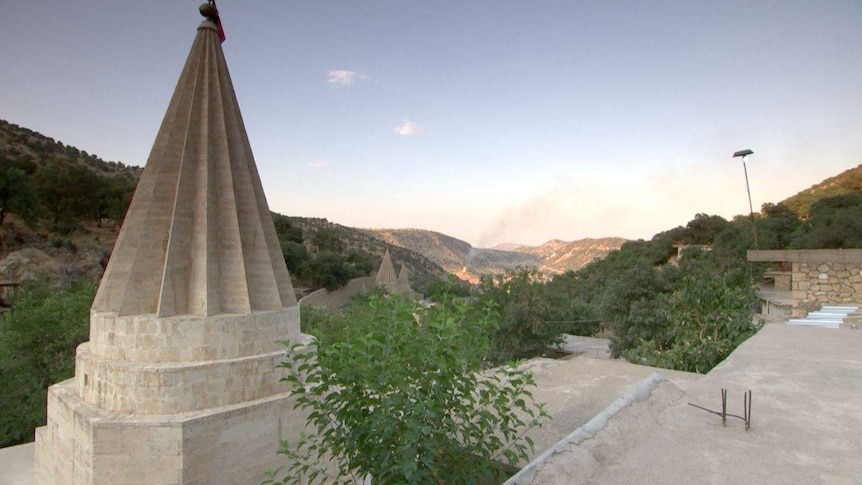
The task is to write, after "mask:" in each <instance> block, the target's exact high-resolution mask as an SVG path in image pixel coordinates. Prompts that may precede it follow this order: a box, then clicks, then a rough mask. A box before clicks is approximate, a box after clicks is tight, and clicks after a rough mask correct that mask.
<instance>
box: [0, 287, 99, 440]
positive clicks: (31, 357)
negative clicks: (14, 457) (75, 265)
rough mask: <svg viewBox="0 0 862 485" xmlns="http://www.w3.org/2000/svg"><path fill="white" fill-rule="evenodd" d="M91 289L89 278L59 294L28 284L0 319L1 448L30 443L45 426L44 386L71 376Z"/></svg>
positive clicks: (84, 330)
mask: <svg viewBox="0 0 862 485" xmlns="http://www.w3.org/2000/svg"><path fill="white" fill-rule="evenodd" d="M95 289H96V288H95V285H94V284H92V283H89V282H81V283H76V284H73V285H72V286H71V287H70V288H68V289H66V290H63V291H59V292H58V291H56V290H54V289H52V288H50V287H49V286H47V285H45V284H41V283H30V284H28V285H27V286H25V287H24V288H22V289H21V290H19V292H18V295H17V296H16V298H15V300H14V301H13V307H12V309H11V310H10V311H8V312H6V313H5V314H4V315H3V316H2V318H0V409H2V410H3V411H2V412H0V447H4V446H11V445H15V444H19V443H25V442H28V441H32V440H33V430H34V429H35V428H36V427H38V426H42V425H44V424H45V402H46V399H47V397H46V396H47V394H46V391H47V388H48V386H50V385H51V384H54V383H57V382H60V381H63V380H66V379H69V378H70V377H72V376H73V375H74V371H75V348H76V347H77V346H78V344H80V343H82V342H85V341H86V340H87V338H88V335H89V315H90V304H91V303H92V301H93V296H94V295H95Z"/></svg>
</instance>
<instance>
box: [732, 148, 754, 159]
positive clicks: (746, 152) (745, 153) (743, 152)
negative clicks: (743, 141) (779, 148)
mask: <svg viewBox="0 0 862 485" xmlns="http://www.w3.org/2000/svg"><path fill="white" fill-rule="evenodd" d="M752 153H754V152H753V151H751V150H740V151H738V152H736V153H734V154H733V158H736V157H747V156H748V155H751V154H752Z"/></svg>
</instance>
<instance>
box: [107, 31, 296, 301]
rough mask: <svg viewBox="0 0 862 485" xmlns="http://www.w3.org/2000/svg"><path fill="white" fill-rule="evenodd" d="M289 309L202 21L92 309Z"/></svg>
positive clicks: (215, 50)
mask: <svg viewBox="0 0 862 485" xmlns="http://www.w3.org/2000/svg"><path fill="white" fill-rule="evenodd" d="M295 304H296V297H295V296H294V293H293V287H292V285H291V282H290V277H289V275H288V272H287V267H286V265H285V263H284V258H283V256H282V253H281V249H280V245H279V243H278V239H277V237H276V234H275V227H274V226H273V222H272V217H271V215H270V212H269V208H268V206H267V203H266V198H265V196H264V193H263V188H262V186H261V182H260V177H259V175H258V172H257V167H256V166H255V162H254V156H253V155H252V151H251V146H250V145H249V141H248V136H247V135H246V132H245V127H244V125H243V121H242V116H241V114H240V110H239V104H238V103H237V100H236V95H235V94H234V90H233V85H232V83H231V79H230V74H229V72H228V68H227V64H226V63H225V59H224V54H223V52H222V48H221V43H220V41H219V36H218V31H217V28H216V25H215V24H214V23H213V22H212V21H210V20H206V21H204V22H203V24H201V26H200V27H199V28H198V33H197V37H196V38H195V41H194V44H193V45H192V49H191V52H190V53H189V56H188V59H187V61H186V64H185V67H184V68H183V71H182V74H181V76H180V79H179V82H178V83H177V86H176V90H175V91H174V94H173V98H172V99H171V102H170V105H169V107H168V109H167V112H166V114H165V118H164V120H163V121H162V125H161V128H160V129H159V132H158V135H157V137H156V140H155V143H154V145H153V149H152V151H151V152H150V157H149V159H148V160H147V165H146V168H145V169H144V172H143V175H142V176H141V181H140V183H139V184H138V188H137V191H136V192H135V195H134V198H133V199H132V203H131V206H130V207H129V210H128V213H127V214H126V218H125V222H124V223H123V227H122V229H121V231H120V234H119V238H118V239H117V243H116V245H115V246H114V251H113V254H112V255H111V259H110V261H109V263H108V266H107V268H106V270H105V274H104V276H103V278H102V282H101V285H100V286H99V290H98V293H97V294H96V298H95V301H94V302H93V307H92V309H93V311H95V312H114V313H116V314H117V315H119V316H125V315H143V314H155V315H157V316H159V317H169V316H179V315H197V316H209V315H217V314H242V313H251V312H256V311H271V310H280V309H282V308H284V307H286V306H292V305H295Z"/></svg>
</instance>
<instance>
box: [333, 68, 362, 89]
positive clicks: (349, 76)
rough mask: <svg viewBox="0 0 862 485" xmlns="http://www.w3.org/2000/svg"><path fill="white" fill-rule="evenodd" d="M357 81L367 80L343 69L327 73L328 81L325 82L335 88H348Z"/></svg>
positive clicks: (360, 75) (354, 72)
mask: <svg viewBox="0 0 862 485" xmlns="http://www.w3.org/2000/svg"><path fill="white" fill-rule="evenodd" d="M357 79H368V76H366V75H365V74H358V73H357V72H356V71H346V70H344V69H332V70H330V71H329V79H327V82H328V83H330V84H335V85H337V86H350V85H352V84H353V83H354V82H356V80H357Z"/></svg>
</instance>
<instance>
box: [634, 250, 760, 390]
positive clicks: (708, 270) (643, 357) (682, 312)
mask: <svg viewBox="0 0 862 485" xmlns="http://www.w3.org/2000/svg"><path fill="white" fill-rule="evenodd" d="M685 260H686V258H683V261H685ZM686 265H687V267H686V268H684V276H683V277H682V278H681V279H680V280H679V281H678V282H677V284H676V285H675V286H674V288H673V290H672V291H668V292H665V293H661V294H659V295H657V296H656V303H657V305H656V313H657V314H659V315H660V318H661V319H662V320H663V321H664V324H665V329H664V332H663V333H662V334H660V335H656V336H653V337H652V338H649V337H642V338H640V339H639V342H637V343H636V345H630V346H629V347H627V348H625V349H622V355H623V356H624V357H625V358H626V359H627V360H629V361H630V362H633V363H637V364H644V365H650V366H655V367H663V368H668V369H676V370H682V371H688V372H699V373H706V372H709V370H710V369H712V368H713V367H715V366H716V365H718V363H720V362H721V361H722V360H724V359H725V357H727V356H728V355H730V353H731V352H732V351H733V350H734V349H735V348H736V347H737V346H738V345H739V344H741V343H742V342H744V341H745V340H746V339H748V338H749V337H750V336H752V335H754V334H755V333H756V332H757V330H758V329H759V328H760V324H759V323H755V322H754V319H753V315H752V309H753V307H754V303H755V297H754V287H753V284H752V281H751V278H750V277H749V276H748V273H747V272H746V270H745V269H744V268H743V267H738V268H736V269H732V270H728V271H719V270H718V269H719V268H718V263H717V262H716V261H715V260H714V259H713V258H712V256H711V255H709V254H702V255H700V256H695V255H694V253H692V254H690V255H689V257H688V258H687V262H686Z"/></svg>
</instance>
